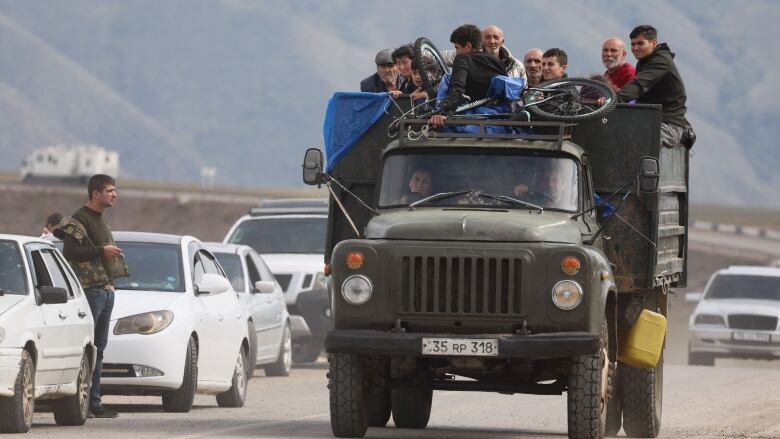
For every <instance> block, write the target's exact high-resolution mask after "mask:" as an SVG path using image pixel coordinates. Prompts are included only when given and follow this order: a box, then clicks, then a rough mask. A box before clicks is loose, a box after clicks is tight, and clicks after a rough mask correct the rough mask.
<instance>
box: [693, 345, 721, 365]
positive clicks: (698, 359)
mask: <svg viewBox="0 0 780 439" xmlns="http://www.w3.org/2000/svg"><path fill="white" fill-rule="evenodd" d="M688 364H690V365H691V366H714V365H715V356H714V355H712V354H705V353H703V352H698V353H697V352H691V347H690V346H688Z"/></svg>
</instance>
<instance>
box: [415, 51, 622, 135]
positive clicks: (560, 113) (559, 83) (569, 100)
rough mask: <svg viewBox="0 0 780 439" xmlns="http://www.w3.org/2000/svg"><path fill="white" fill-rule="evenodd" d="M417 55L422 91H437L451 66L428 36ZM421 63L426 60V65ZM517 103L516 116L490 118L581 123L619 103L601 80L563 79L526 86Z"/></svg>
mask: <svg viewBox="0 0 780 439" xmlns="http://www.w3.org/2000/svg"><path fill="white" fill-rule="evenodd" d="M414 55H415V58H416V59H417V64H418V65H419V66H421V68H422V66H426V67H428V68H427V70H426V71H425V72H420V77H421V79H422V82H423V88H424V89H426V90H437V89H438V87H439V84H440V82H441V80H442V78H443V77H444V75H446V74H448V73H450V67H449V66H448V65H447V63H446V62H445V61H444V57H443V56H442V54H441V53H440V52H439V50H438V49H436V46H434V44H433V43H432V42H431V41H430V40H429V39H428V38H425V37H420V38H418V39H417V41H415V43H414ZM422 60H427V62H423V61H422ZM602 97H603V98H604V99H603V103H600V102H599V98H602ZM434 99H435V98H434ZM500 100H501V98H500V97H493V98H485V99H480V100H477V101H473V102H465V103H462V105H460V106H459V107H457V109H456V110H455V114H462V113H463V112H465V111H468V110H471V109H473V108H476V107H479V106H483V105H491V104H495V103H496V102H498V101H500ZM515 102H516V105H515V106H514V107H515V111H514V112H513V113H511V114H509V113H507V114H500V115H491V118H500V117H505V118H517V117H521V116H524V117H527V118H528V119H529V120H530V116H531V115H534V116H536V117H537V118H539V119H540V120H548V121H554V122H570V123H571V122H581V121H584V120H589V119H594V118H598V117H602V116H604V115H605V114H607V113H609V112H610V111H612V110H613V109H614V108H615V104H616V103H617V96H616V95H615V92H614V91H613V90H612V89H611V88H609V87H608V86H607V85H606V84H604V83H601V82H598V81H594V80H591V79H584V78H561V79H554V80H551V81H546V82H543V83H541V84H539V85H535V86H528V87H525V88H524V90H523V91H522V93H521V94H520V98H519V99H518V100H517V101H515ZM430 103H431V100H429V101H428V102H426V104H430ZM418 107H420V106H418ZM415 108H417V107H415ZM413 110H414V109H413ZM433 114H436V111H435V110H434V111H429V112H427V113H425V114H421V115H418V116H419V117H429V116H431V115H433Z"/></svg>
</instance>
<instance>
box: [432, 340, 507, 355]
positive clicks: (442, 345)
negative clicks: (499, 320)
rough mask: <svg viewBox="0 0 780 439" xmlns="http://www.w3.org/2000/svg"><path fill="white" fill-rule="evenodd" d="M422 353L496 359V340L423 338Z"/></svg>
mask: <svg viewBox="0 0 780 439" xmlns="http://www.w3.org/2000/svg"><path fill="white" fill-rule="evenodd" d="M422 353H423V354H425V355H450V356H457V355H464V356H473V357H497V356H498V340H497V339H495V338H481V339H473V338H423V339H422Z"/></svg>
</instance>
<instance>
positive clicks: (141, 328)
mask: <svg viewBox="0 0 780 439" xmlns="http://www.w3.org/2000/svg"><path fill="white" fill-rule="evenodd" d="M171 322H173V312H171V311H167V310H166V311H152V312H146V313H143V314H136V315H132V316H127V317H122V318H121V319H119V320H117V322H116V325H115V326H114V335H123V334H143V335H149V334H156V333H158V332H160V331H162V330H163V329H165V328H167V327H168V326H170V324H171Z"/></svg>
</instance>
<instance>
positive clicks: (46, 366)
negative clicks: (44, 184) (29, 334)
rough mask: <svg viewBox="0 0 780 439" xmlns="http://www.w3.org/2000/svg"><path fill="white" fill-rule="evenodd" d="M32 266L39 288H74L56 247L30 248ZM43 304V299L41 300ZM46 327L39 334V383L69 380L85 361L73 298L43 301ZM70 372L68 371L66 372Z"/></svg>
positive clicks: (37, 287)
mask: <svg viewBox="0 0 780 439" xmlns="http://www.w3.org/2000/svg"><path fill="white" fill-rule="evenodd" d="M28 251H29V257H30V265H31V268H32V269H33V272H34V276H33V280H34V282H35V291H36V292H38V294H39V292H40V289H41V288H42V287H60V288H65V289H66V290H67V291H68V295H69V298H70V297H71V296H72V295H73V290H72V288H71V287H70V284H69V283H68V281H67V280H66V274H65V272H64V271H63V270H62V267H61V266H60V265H59V264H58V262H57V257H56V256H55V255H54V250H53V249H52V248H50V247H49V246H46V245H40V246H37V245H36V246H31V247H28ZM39 303H40V302H39ZM40 309H41V312H42V314H43V328H42V329H41V331H40V332H39V334H38V349H39V363H38V364H37V365H36V367H37V373H36V380H37V381H36V385H37V386H42V385H50V384H62V383H66V382H68V381H67V376H69V375H70V374H71V373H70V372H72V370H73V369H74V368H75V369H76V370H78V367H79V364H80V360H81V346H80V342H78V341H76V339H75V337H76V330H75V329H74V328H75V326H76V325H75V319H76V318H77V317H76V310H75V307H74V303H73V301H72V300H68V302H66V303H58V304H41V305H40ZM66 371H67V373H66Z"/></svg>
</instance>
